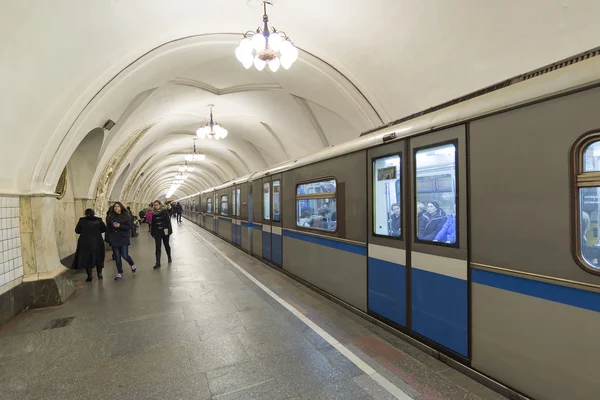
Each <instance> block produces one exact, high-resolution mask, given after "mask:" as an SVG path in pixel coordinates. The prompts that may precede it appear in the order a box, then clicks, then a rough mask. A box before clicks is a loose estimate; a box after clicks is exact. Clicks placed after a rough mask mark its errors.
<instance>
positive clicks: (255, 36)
mask: <svg viewBox="0 0 600 400" xmlns="http://www.w3.org/2000/svg"><path fill="white" fill-rule="evenodd" d="M267 4H269V5H272V3H270V2H269V1H263V9H264V14H263V27H262V29H261V28H260V27H258V28H257V29H256V31H248V32H246V33H245V34H244V38H243V39H242V40H241V41H240V43H239V45H238V47H237V48H236V50H235V55H236V57H237V59H238V60H239V61H240V62H241V63H242V65H243V66H244V68H246V69H249V68H250V67H251V66H252V65H254V66H255V67H256V69H257V70H259V71H262V70H263V69H264V68H265V66H267V65H268V66H269V69H270V70H271V71H272V72H276V71H277V70H279V67H280V66H281V67H283V68H285V69H289V68H290V67H291V66H292V64H293V63H294V62H295V61H296V60H297V59H298V49H297V48H296V47H295V46H294V45H293V43H292V41H291V40H290V38H289V37H288V36H287V34H286V33H285V32H281V31H278V30H277V29H275V28H273V29H272V30H270V29H269V16H268V15H267ZM209 107H210V119H209V121H208V123H207V124H205V125H204V126H202V127H200V128H198V130H197V131H196V136H198V137H199V138H200V139H215V140H219V139H225V138H226V137H227V134H228V132H227V129H225V128H224V127H223V126H222V125H221V124H219V123H218V122H216V121H215V120H214V118H213V107H214V105H213V104H210V105H209ZM205 158H206V156H205V155H204V153H202V152H197V151H196V139H194V149H193V152H192V153H188V154H186V155H185V165H183V166H180V167H179V168H178V169H179V172H178V173H177V175H175V178H174V180H173V185H172V186H171V188H170V189H169V192H170V193H171V194H172V193H173V192H174V191H175V190H177V188H178V187H179V186H180V185H181V184H183V182H184V181H185V179H187V174H185V173H186V172H192V171H194V167H193V166H192V165H188V162H194V161H202V160H204V159H205Z"/></svg>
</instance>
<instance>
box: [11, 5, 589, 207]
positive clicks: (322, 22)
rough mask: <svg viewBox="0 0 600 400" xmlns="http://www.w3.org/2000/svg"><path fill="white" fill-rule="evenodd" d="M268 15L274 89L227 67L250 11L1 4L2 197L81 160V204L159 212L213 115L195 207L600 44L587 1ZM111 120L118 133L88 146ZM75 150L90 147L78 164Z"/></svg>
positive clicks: (256, 12) (194, 187)
mask: <svg viewBox="0 0 600 400" xmlns="http://www.w3.org/2000/svg"><path fill="white" fill-rule="evenodd" d="M272 3H273V6H272V7H270V8H269V17H270V21H271V25H272V26H275V27H276V28H278V29H281V30H284V31H285V32H286V33H287V34H288V35H289V36H290V38H291V39H292V40H293V41H294V43H295V45H296V46H298V48H299V49H300V56H299V59H298V61H297V62H296V63H295V64H294V65H293V66H292V68H291V69H290V70H288V71H286V70H283V69H280V70H279V71H277V72H276V73H272V72H269V71H267V70H264V71H262V72H259V71H256V70H255V69H254V68H253V67H252V68H251V69H249V70H246V69H244V68H243V67H242V65H241V64H240V63H239V62H238V61H237V59H236V58H235V56H234V50H235V48H236V46H237V43H238V42H239V40H240V39H241V37H242V34H243V33H244V32H246V31H247V30H250V29H255V28H256V27H257V26H259V25H260V22H261V17H262V2H261V1H258V0H177V1H173V0H85V1H82V0H52V1H38V0H3V1H2V2H1V3H0V33H1V37H2V46H0V60H1V62H0V79H1V81H2V90H1V91H0V101H1V102H2V105H3V110H4V112H3V113H2V114H1V115H0V127H1V128H2V129H1V131H0V135H1V136H2V137H1V143H2V146H1V149H2V150H1V151H2V157H1V158H0V192H2V193H18V194H25V193H52V192H53V191H54V188H55V186H56V182H57V181H58V178H59V176H60V173H61V171H62V170H63V168H64V167H65V165H67V163H68V162H69V160H72V161H73V162H75V160H79V161H78V162H79V163H80V164H85V165H86V167H84V166H81V168H91V169H92V170H91V171H89V173H88V174H87V175H86V174H84V173H79V175H78V176H88V178H87V179H83V178H82V179H81V182H79V183H78V185H79V186H81V187H80V188H79V191H81V192H83V193H87V196H88V197H90V198H91V197H93V196H94V193H95V191H96V190H97V188H98V185H99V182H108V183H107V185H108V187H107V190H108V192H109V193H110V198H111V199H115V200H116V199H123V200H132V199H133V197H134V196H135V195H136V193H137V195H138V196H142V194H143V196H144V197H148V198H153V197H158V196H160V195H164V193H165V192H166V190H167V188H168V187H169V183H170V181H171V180H172V177H173V175H174V174H175V171H176V169H177V166H179V165H181V164H182V163H183V155H184V154H185V153H186V152H189V151H191V148H192V145H193V140H192V139H193V138H194V137H195V131H196V129H197V128H199V127H200V126H201V125H202V124H203V123H205V122H206V121H207V118H208V113H209V110H208V107H207V106H208V104H214V105H215V108H214V112H215V117H216V119H217V120H218V121H219V122H220V123H221V124H223V125H224V126H225V127H226V128H227V129H228V130H229V136H228V137H227V138H226V139H225V140H222V141H218V142H215V141H206V140H205V141H201V140H198V141H197V146H198V148H199V150H201V151H203V152H204V153H205V154H206V159H205V160H204V161H202V162H198V163H196V170H195V171H194V172H193V173H192V174H191V175H192V176H191V177H190V179H189V181H188V182H187V183H186V184H185V185H184V186H182V187H181V188H180V192H179V193H177V194H178V195H180V196H182V195H185V194H190V193H194V192H196V191H199V190H202V189H205V188H207V187H210V186H214V185H216V184H219V183H221V182H223V181H226V180H228V179H231V178H234V177H238V176H241V175H245V174H248V173H250V172H253V171H257V170H261V169H264V168H266V167H268V166H271V165H274V164H276V163H279V162H283V161H285V160H287V159H290V158H294V157H298V156H301V155H305V154H307V153H310V152H314V151H316V150H319V149H321V148H323V147H326V146H330V145H335V144H338V143H341V142H344V141H346V140H349V139H352V138H355V137H357V136H359V134H360V133H361V132H363V131H365V130H368V129H371V128H374V127H377V126H379V125H382V124H384V123H387V122H390V121H392V120H394V119H397V118H400V117H403V116H405V115H408V114H411V113H413V112H416V111H419V110H422V109H424V108H427V107H430V106H433V105H436V104H439V103H441V102H443V101H446V100H449V99H451V98H454V97H457V96H460V95H462V94H465V93H468V92H471V91H474V90H477V89H479V88H481V87H484V86H486V85H489V84H492V83H495V82H497V81H500V80H502V79H505V78H508V77H510V76H513V75H517V74H519V73H522V72H525V71H528V70H531V69H534V68H537V67H540V66H542V65H545V64H548V63H551V62H553V61H557V60H559V59H561V58H565V57H567V56H570V55H572V54H575V53H578V52H581V51H584V50H587V49H590V48H592V47H595V46H597V45H598V37H600V24H598V23H597V21H596V19H597V18H596V16H597V15H600V2H598V1H597V0H527V1H523V0H503V1H496V2H492V1H481V0H455V1H448V0H424V1H414V0H369V1H364V0H363V1H357V0H345V1H342V0H326V1H323V0H273V1H272ZM108 119H112V120H114V121H115V122H116V125H115V127H113V128H112V129H111V130H110V131H104V132H103V131H102V130H99V129H97V128H98V127H101V126H103V125H104V123H105V122H106V121H107V120H108ZM90 135H93V136H94V137H96V138H99V139H97V142H98V146H97V147H89V146H87V147H82V146H83V144H85V143H88V142H89V143H91V142H90ZM86 138H87V139H86ZM84 139H86V140H84ZM100 143H101V145H100ZM78 151H79V154H78V153H77V152H78ZM82 152H83V153H82ZM89 153H93V154H89ZM74 155H77V156H76V157H75V156H74ZM88 155H89V159H91V160H93V162H85V163H82V162H81V160H82V157H83V159H86V157H87V156H88ZM71 168H78V166H77V165H71ZM107 171H109V174H110V175H111V176H112V178H110V179H108V180H106V179H104V176H103V174H106V173H107ZM82 188H83V189H82ZM123 197H126V198H123ZM140 200H148V199H147V198H144V199H140Z"/></svg>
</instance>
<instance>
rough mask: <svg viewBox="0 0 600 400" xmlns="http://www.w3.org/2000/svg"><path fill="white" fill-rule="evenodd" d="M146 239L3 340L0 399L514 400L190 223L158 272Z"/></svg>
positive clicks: (1, 333) (2, 332) (178, 232)
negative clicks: (126, 258) (121, 262)
mask: <svg viewBox="0 0 600 400" xmlns="http://www.w3.org/2000/svg"><path fill="white" fill-rule="evenodd" d="M139 234H140V235H139V237H136V238H134V239H132V246H131V248H130V254H131V255H132V257H133V258H134V260H135V261H136V265H137V268H138V270H137V273H136V274H135V275H133V274H132V273H131V271H130V270H129V268H128V266H127V264H125V271H126V272H125V277H124V279H123V280H121V281H114V280H113V279H112V278H113V276H114V274H115V272H116V268H115V265H114V262H113V261H107V263H106V268H105V272H104V276H105V278H104V280H103V281H98V280H97V279H96V278H95V277H94V280H93V281H92V282H91V283H86V282H84V280H85V277H86V276H85V273H83V274H82V273H74V274H73V277H74V279H75V280H76V286H77V292H76V294H75V295H74V296H73V297H72V298H71V299H70V300H69V301H67V302H66V303H65V304H64V305H62V306H59V307H54V308H49V309H40V310H30V311H27V312H24V313H22V314H20V315H18V316H17V317H15V318H14V319H13V320H11V321H10V322H9V323H7V324H5V325H4V326H3V327H2V328H0V399H3V400H9V399H19V400H22V399H61V400H68V399H103V400H108V399H223V400H225V399H227V400H230V399H231V400H232V399H244V400H251V399H269V400H277V399H290V400H292V399H294V400H297V399H419V400H426V399H427V400H444V399H447V400H458V399H468V400H476V399H492V400H496V399H498V400H499V399H504V397H502V396H500V395H499V394H497V393H495V392H493V391H491V390H490V389H488V388H486V387H484V386H482V385H480V384H479V383H477V382H475V381H473V380H471V379H470V378H468V377H466V376H464V375H462V374H460V373H458V372H456V371H455V370H453V369H451V368H449V367H448V366H447V365H446V364H443V363H441V362H439V361H438V360H436V359H434V358H433V357H430V356H428V355H426V354H425V353H423V352H421V351H420V350H418V349H416V348H415V347H413V346H411V345H409V344H408V343H406V342H404V341H402V340H401V339H399V338H397V337H396V336H394V335H392V334H390V333H389V332H387V331H385V330H383V329H381V328H379V327H378V326H376V325H373V324H372V323H370V322H368V321H366V320H364V319H362V318H360V317H358V316H356V315H355V314H353V313H351V312H349V311H347V310H346V309H344V308H343V307H340V306H339V305H337V304H335V303H333V302H331V301H330V300H328V299H326V298H324V297H322V296H320V295H319V294H317V293H315V292H313V291H312V290H310V289H308V288H306V287H304V286H303V285H301V284H299V283H297V282H296V281H294V280H293V279H291V278H289V277H287V276H286V275H284V274H282V273H280V272H278V271H276V270H274V269H272V268H270V267H268V266H266V265H264V264H263V263H261V262H260V261H258V260H256V259H254V258H253V257H251V256H249V255H247V254H246V253H244V252H242V251H241V250H239V249H236V248H235V247H233V246H232V245H230V244H228V243H226V242H224V241H222V240H220V239H218V238H216V237H215V236H213V235H211V234H209V233H208V232H206V231H203V230H202V229H201V228H199V227H197V226H195V225H193V224H192V223H191V222H189V221H186V220H184V221H183V223H182V224H181V225H179V226H176V227H174V234H173V236H172V238H171V243H172V247H173V263H172V264H171V265H168V264H167V263H166V256H165V255H164V254H163V267H162V268H161V269H159V270H153V269H152V266H153V265H154V241H153V239H152V238H151V237H150V234H149V233H148V232H147V229H145V227H144V226H143V227H142V228H141V229H140V232H139ZM109 259H110V257H109Z"/></svg>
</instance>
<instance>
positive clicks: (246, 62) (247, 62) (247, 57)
mask: <svg viewBox="0 0 600 400" xmlns="http://www.w3.org/2000/svg"><path fill="white" fill-rule="evenodd" d="M240 61H241V62H242V65H243V66H244V68H246V69H250V67H251V66H252V64H253V63H254V58H253V57H252V53H246V54H244V58H243V59H242V60H240Z"/></svg>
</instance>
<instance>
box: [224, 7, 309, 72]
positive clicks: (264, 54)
mask: <svg viewBox="0 0 600 400" xmlns="http://www.w3.org/2000/svg"><path fill="white" fill-rule="evenodd" d="M267 4H271V3H269V2H268V1H263V6H264V15H263V24H264V25H263V28H262V29H261V28H260V27H259V28H257V29H256V32H254V31H248V32H246V33H245V34H244V38H243V39H242V41H241V42H240V45H239V46H238V47H237V49H235V56H236V57H237V59H238V60H239V61H240V62H241V63H242V65H243V66H244V68H246V69H249V68H250V67H251V66H252V64H254V66H255V67H256V69H257V70H259V71H262V70H263V69H264V68H265V66H266V65H267V64H268V65H269V69H270V70H271V71H273V72H276V71H277V70H278V69H279V66H282V67H283V68H285V69H290V67H291V66H292V64H293V63H294V62H295V61H296V59H298V49H297V48H296V46H294V45H293V44H292V41H291V40H290V38H289V37H288V36H287V35H286V34H285V33H284V32H279V31H277V30H276V29H275V28H273V30H272V31H271V32H269V16H268V15H267Z"/></svg>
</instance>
